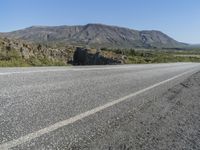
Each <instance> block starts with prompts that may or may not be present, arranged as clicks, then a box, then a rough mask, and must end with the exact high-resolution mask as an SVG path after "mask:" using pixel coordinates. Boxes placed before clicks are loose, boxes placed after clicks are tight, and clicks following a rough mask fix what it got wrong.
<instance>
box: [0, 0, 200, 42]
mask: <svg viewBox="0 0 200 150" xmlns="http://www.w3.org/2000/svg"><path fill="white" fill-rule="evenodd" d="M87 23H103V24H109V25H117V26H124V27H129V28H133V29H138V30H144V29H148V30H151V29H154V30H161V31H163V32H164V33H166V34H168V35H170V36H171V37H173V38H175V39H176V40H179V41H182V42H188V43H200V0H1V1H0V32H7V31H13V30H16V29H21V28H25V27H29V26H32V25H50V26H53V25H77V24H87Z"/></svg>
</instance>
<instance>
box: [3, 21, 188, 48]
mask: <svg viewBox="0 0 200 150" xmlns="http://www.w3.org/2000/svg"><path fill="white" fill-rule="evenodd" d="M3 35H4V36H7V37H10V38H17V39H22V40H28V41H32V42H39V43H40V42H42V43H49V44H54V43H65V44H67V45H75V46H77V45H80V46H87V45H88V46H90V47H95V48H99V47H101V48H102V47H107V48H133V47H147V48H148V47H150V48H151V47H166V48H171V47H173V48H175V47H183V46H186V44H183V43H180V42H177V41H175V40H174V39H172V38H171V37H169V36H167V35H166V34H164V33H162V32H160V31H153V30H152V31H137V30H132V29H128V28H122V27H116V26H108V25H102V24H87V25H84V26H56V27H45V26H33V27H29V28H26V29H23V30H18V31H14V32H9V33H3Z"/></svg>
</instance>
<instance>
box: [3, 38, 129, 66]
mask: <svg viewBox="0 0 200 150" xmlns="http://www.w3.org/2000/svg"><path fill="white" fill-rule="evenodd" d="M125 61H126V60H125V59H124V58H123V55H122V54H116V53H115V52H112V51H97V50H96V49H86V48H82V47H74V46H65V47H57V48H55V47H49V46H46V45H41V44H36V43H29V42H25V41H21V40H14V39H8V38H3V37H0V67H2V66H7V67H8V66H52V65H53V66H58V65H68V64H74V65H104V64H119V63H120V64H121V63H126V62H125Z"/></svg>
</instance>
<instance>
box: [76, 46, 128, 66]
mask: <svg viewBox="0 0 200 150" xmlns="http://www.w3.org/2000/svg"><path fill="white" fill-rule="evenodd" d="M111 53H112V52H110V55H111V56H112V57H109V56H108V54H106V53H105V52H101V51H97V50H92V49H85V48H80V47H77V48H76V50H75V52H74V56H73V64H74V65H107V64H122V63H124V62H125V59H123V57H122V55H117V54H113V53H112V54H111Z"/></svg>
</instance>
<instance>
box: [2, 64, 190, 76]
mask: <svg viewBox="0 0 200 150" xmlns="http://www.w3.org/2000/svg"><path fill="white" fill-rule="evenodd" d="M188 64H190V63H188ZM148 65H149V66H151V67H161V66H162V67H168V66H171V65H173V64H161V65H160V64H148ZM176 65H181V63H176ZM149 66H148V67H149ZM140 67H143V66H141V65H124V66H123V65H121V66H112V67H107V66H106V67H105V66H102V67H99V68H90V67H88V68H72V67H69V68H67V67H66V68H63V69H44V70H33V71H26V70H22V71H11V72H0V76H3V75H12V74H29V73H45V72H57V71H92V70H108V69H129V68H140ZM172 67H175V66H174V65H173V66H172Z"/></svg>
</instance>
